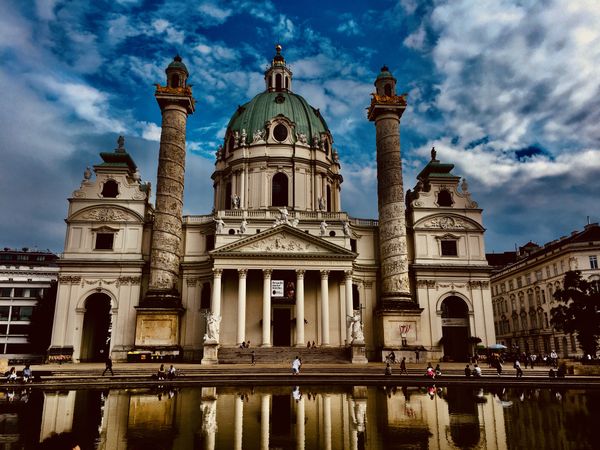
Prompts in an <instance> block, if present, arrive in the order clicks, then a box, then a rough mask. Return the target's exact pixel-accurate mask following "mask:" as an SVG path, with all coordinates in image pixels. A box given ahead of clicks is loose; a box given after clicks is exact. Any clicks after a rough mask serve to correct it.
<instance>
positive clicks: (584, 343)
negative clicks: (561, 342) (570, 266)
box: [550, 270, 600, 355]
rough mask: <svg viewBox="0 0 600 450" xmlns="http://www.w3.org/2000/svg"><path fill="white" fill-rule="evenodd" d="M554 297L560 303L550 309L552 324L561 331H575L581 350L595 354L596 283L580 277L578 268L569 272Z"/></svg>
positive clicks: (599, 328)
mask: <svg viewBox="0 0 600 450" xmlns="http://www.w3.org/2000/svg"><path fill="white" fill-rule="evenodd" d="M554 298H555V299H556V300H557V301H558V302H560V303H561V304H560V305H558V306H557V307H555V308H552V310H551V311H550V313H551V314H552V320H551V323H552V325H553V326H554V327H555V328H556V329H557V330H561V331H564V332H565V333H577V341H578V342H579V347H580V348H581V349H582V350H583V351H584V353H586V354H587V353H589V354H590V355H595V354H596V350H597V349H598V338H599V337H600V291H599V290H598V284H597V283H595V284H594V283H590V282H588V281H587V280H585V279H583V278H582V277H581V272H580V271H578V270H577V271H569V272H567V273H565V279H564V282H563V288H562V289H557V290H556V292H555V293H554Z"/></svg>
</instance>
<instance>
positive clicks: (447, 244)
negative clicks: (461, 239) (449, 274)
mask: <svg viewBox="0 0 600 450" xmlns="http://www.w3.org/2000/svg"><path fill="white" fill-rule="evenodd" d="M441 244H442V256H458V249H457V247H456V241H454V240H452V241H449V240H446V241H441Z"/></svg>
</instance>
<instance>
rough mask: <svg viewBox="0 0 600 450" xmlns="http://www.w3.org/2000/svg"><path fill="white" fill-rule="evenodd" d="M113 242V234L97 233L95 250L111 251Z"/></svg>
mask: <svg viewBox="0 0 600 450" xmlns="http://www.w3.org/2000/svg"><path fill="white" fill-rule="evenodd" d="M114 240H115V234H114V233H98V234H96V247H95V249H96V250H112V248H113V242H114Z"/></svg>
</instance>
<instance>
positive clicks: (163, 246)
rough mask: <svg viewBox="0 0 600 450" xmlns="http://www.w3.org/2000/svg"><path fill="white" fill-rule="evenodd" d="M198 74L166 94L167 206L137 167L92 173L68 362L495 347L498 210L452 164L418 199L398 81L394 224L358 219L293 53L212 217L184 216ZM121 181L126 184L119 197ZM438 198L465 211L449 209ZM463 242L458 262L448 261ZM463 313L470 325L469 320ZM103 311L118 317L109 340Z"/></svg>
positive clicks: (390, 106) (385, 118)
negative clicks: (488, 246) (406, 177)
mask: <svg viewBox="0 0 600 450" xmlns="http://www.w3.org/2000/svg"><path fill="white" fill-rule="evenodd" d="M182 66H183V64H182V63H181V61H180V60H179V61H177V60H175V61H174V62H173V63H172V65H171V66H169V68H170V69H172V70H171V72H169V70H170V69H168V70H167V86H164V87H162V86H159V87H157V93H156V97H157V100H158V102H159V105H160V107H161V111H162V112H163V130H162V133H163V134H162V137H161V150H160V154H159V168H158V186H157V190H158V192H157V204H156V209H153V208H152V206H151V205H150V204H149V203H148V190H147V189H145V188H144V186H145V185H144V184H143V183H140V181H139V175H136V172H135V167H134V166H132V165H131V164H133V162H131V164H129V163H128V164H129V165H127V164H126V166H127V167H128V168H127V169H125V168H124V167H123V165H114V164H109V163H108V162H105V164H103V165H99V166H95V167H94V170H95V172H96V180H95V181H92V180H91V174H90V175H86V179H85V180H84V183H83V184H82V188H81V189H80V190H79V191H78V193H77V195H74V196H73V198H72V199H70V202H71V208H70V211H69V216H68V218H67V224H68V225H67V246H66V248H65V259H64V260H63V263H62V267H61V276H63V277H66V278H64V280H65V281H64V283H61V286H60V288H59V291H60V295H59V297H60V302H59V308H58V309H57V316H56V319H55V336H54V337H53V346H54V347H56V349H58V350H56V351H60V349H65V352H67V351H69V350H70V351H72V354H73V358H74V359H75V360H85V359H94V358H96V359H98V358H99V357H100V356H101V354H102V353H101V352H99V349H100V350H103V351H105V352H106V353H105V354H107V353H109V354H110V355H112V356H113V358H115V359H124V358H126V357H127V356H128V355H129V357H141V356H139V355H140V354H143V353H144V352H152V353H155V354H158V355H163V356H174V355H179V356H183V358H184V359H186V360H194V361H198V360H202V361H204V362H205V363H207V364H208V363H210V364H214V363H217V362H218V358H219V356H218V355H219V352H220V351H225V350H227V348H229V349H236V348H237V347H239V346H240V345H241V344H242V343H246V344H247V343H248V341H250V345H251V346H259V345H260V346H261V347H265V348H266V349H271V348H273V347H277V349H273V352H272V354H273V355H277V354H280V353H281V351H282V350H281V349H282V348H284V349H285V348H292V347H306V346H307V345H309V344H310V346H311V347H313V346H314V347H317V349H316V350H315V351H316V352H317V351H318V349H319V348H323V354H325V353H326V352H331V351H333V352H334V353H335V352H336V351H337V350H336V348H338V349H339V350H340V354H341V353H344V349H346V350H348V352H347V353H348V355H350V354H351V353H352V354H353V359H354V360H355V362H364V361H365V358H367V359H369V360H381V358H382V355H384V354H385V353H387V352H389V351H391V350H394V351H396V352H401V353H403V354H405V355H406V356H408V357H409V360H414V357H415V354H414V352H415V350H419V351H425V350H427V351H428V352H430V353H429V354H428V357H435V358H438V357H441V356H442V355H444V354H446V353H447V352H448V351H450V350H449V349H450V348H452V352H451V353H452V355H453V357H456V358H465V357H466V356H467V354H468V353H469V352H470V351H471V347H469V346H468V345H467V344H465V343H464V342H463V341H465V340H468V339H469V338H471V337H474V336H479V337H481V339H482V341H483V342H484V343H485V344H491V343H494V342H495V336H494V332H493V325H492V323H493V322H492V321H491V312H489V313H488V309H489V310H490V311H491V308H490V305H489V302H490V295H489V274H488V272H489V270H488V267H487V265H486V262H485V258H484V257H483V255H484V254H485V252H484V249H483V248H484V247H483V231H484V230H483V226H482V224H481V210H480V209H478V207H477V205H476V203H474V202H473V201H472V200H471V198H470V194H469V193H468V192H467V191H466V190H465V189H463V190H462V191H458V188H457V185H458V181H459V178H458V177H454V176H452V175H451V174H450V175H449V170H448V171H447V173H446V174H445V175H444V176H443V177H442V178H443V179H438V178H439V177H437V176H436V174H435V173H433V172H432V170H433V169H435V168H436V167H437V166H435V161H432V162H430V164H428V166H427V168H426V169H424V172H422V173H421V175H420V178H419V181H418V184H417V187H416V188H415V191H414V192H413V191H410V193H409V195H410V196H411V197H410V201H408V200H407V201H406V204H405V199H404V194H403V183H402V171H401V158H400V138H399V120H400V116H401V114H402V111H403V110H404V108H405V107H406V99H405V97H404V96H397V95H396V94H395V80H394V79H393V76H392V75H391V73H389V71H387V70H386V71H384V72H382V74H380V75H379V76H378V78H377V81H376V83H375V86H376V93H375V94H374V96H373V100H372V103H371V107H370V108H369V119H371V120H373V121H374V122H375V126H376V135H377V155H378V156H377V158H378V171H379V175H378V198H379V221H377V220H370V219H358V218H353V217H350V216H348V214H347V213H346V212H344V211H343V210H342V206H341V195H340V193H341V185H342V182H343V178H342V175H341V166H340V161H339V154H338V151H337V150H336V149H335V148H334V140H333V136H332V135H331V133H330V131H329V129H328V128H327V125H326V123H325V121H324V119H323V118H322V117H321V115H320V113H319V111H318V110H317V109H315V108H312V107H310V105H308V103H306V100H304V99H303V98H302V97H300V96H299V95H297V94H294V93H293V92H292V91H291V76H292V74H291V71H290V70H289V68H288V67H287V65H286V63H285V60H284V59H283V56H282V55H281V49H278V51H277V55H276V56H275V57H274V59H273V62H272V64H271V67H270V68H269V69H268V70H267V71H266V72H265V86H266V89H265V91H264V92H263V93H260V94H258V95H257V96H256V97H255V98H254V99H252V100H251V101H250V102H248V103H246V104H244V105H242V106H240V107H239V108H238V109H237V111H236V112H235V113H234V115H233V117H232V119H231V121H230V122H229V125H228V127H227V130H226V133H225V138H224V141H223V145H222V146H220V147H219V148H218V149H217V150H216V158H215V171H214V173H213V175H212V179H213V183H214V210H213V212H212V213H211V214H207V215H198V216H185V217H181V211H182V202H181V199H182V197H181V194H182V190H183V181H184V178H183V173H184V161H185V151H184V149H185V119H186V117H187V114H190V113H191V112H193V106H194V104H193V99H192V98H191V90H190V89H188V88H187V87H186V85H185V83H186V80H187V69H185V71H184V70H183V68H185V66H183V68H182ZM174 75H177V77H175V76H174ZM278 76H279V78H278ZM390 80H394V85H393V86H392V90H390V91H389V92H388V89H389V87H388V86H387V85H388V83H389V82H390ZM174 82H176V83H179V84H178V85H172V84H170V83H174ZM182 83H183V85H182ZM103 155H104V156H103V158H105V159H106V160H107V161H112V160H113V159H115V158H117V159H118V158H124V156H123V154H122V152H121V153H119V154H118V155H117V153H116V152H115V154H103ZM115 155H116V156H115ZM119 155H120V156H119ZM436 161H437V160H436ZM434 166H435V167H434ZM447 166H448V165H446V166H444V167H447ZM109 179H110V180H114V181H115V182H116V183H117V184H118V186H119V188H118V189H117V192H116V194H115V195H114V196H112V197H106V198H105V197H103V195H101V193H102V192H103V187H102V186H103V183H106V182H107V180H109ZM439 190H444V192H446V191H447V192H448V194H447V195H450V196H451V197H452V198H453V199H454V203H452V204H449V205H447V204H444V205H442V204H438V203H437V200H438V194H437V192H438V191H439ZM99 194H100V195H99ZM413 197H414V198H413ZM180 217H181V219H180ZM179 230H181V231H179ZM95 233H96V234H97V233H99V234H100V235H102V239H106V238H107V235H112V236H113V238H114V241H111V242H112V244H113V245H112V247H111V248H110V249H99V248H97V245H96V247H94V244H95V243H96V241H97V239H96V240H95V236H96V234H95ZM447 241H451V242H454V243H455V244H456V248H457V252H458V253H457V255H452V256H447V255H445V254H442V253H440V245H441V246H443V247H444V249H446V247H447V246H448V244H447ZM122 277H125V279H127V280H133V279H136V280H139V283H136V284H134V283H133V282H131V283H129V284H126V283H121V282H120V281H118V280H121V279H122ZM69 280H77V281H76V282H73V281H69ZM449 297H451V300H449V301H446V300H447V298H449ZM461 302H462V303H461ZM448 305H450V306H448ZM461 305H462V306H464V308H463V309H464V311H463V309H461V308H462V306H461ZM103 308H104V309H103ZM457 311H458V312H459V313H460V314H462V313H463V312H464V315H460V317H454V316H452V314H454V313H456V312H457ZM90 314H95V315H96V317H105V316H106V317H109V319H110V320H109V319H106V320H105V322H103V324H101V325H98V326H97V327H96V328H94V326H92V324H91V323H90V321H86V317H87V316H89V315H90ZM448 314H450V316H448ZM208 323H210V324H211V326H210V327H208V326H207V324H208ZM98 327H100V328H98ZM102 327H106V331H104V334H103V333H102V330H103V328H102ZM452 327H454V328H457V329H458V328H460V332H455V331H456V330H454V331H453V330H450V331H448V330H446V328H452ZM86 330H87V331H86ZM444 330H446V331H444ZM98 336H101V337H102V336H103V337H104V338H105V341H102V339H101V341H102V342H106V343H107V344H106V345H104V344H102V345H100V344H99V343H98V342H96V340H98V339H100V338H98ZM443 339H446V341H444V342H442V341H443ZM456 341H460V342H462V344H460V345H459V344H456ZM351 345H352V346H353V348H352V349H349V348H347V347H350V346H351ZM327 347H330V348H329V349H327V350H325V348H327ZM459 347H460V348H459ZM350 350H352V351H350ZM293 351H294V350H293V349H290V352H293ZM281 354H282V353H281ZM348 358H350V356H348Z"/></svg>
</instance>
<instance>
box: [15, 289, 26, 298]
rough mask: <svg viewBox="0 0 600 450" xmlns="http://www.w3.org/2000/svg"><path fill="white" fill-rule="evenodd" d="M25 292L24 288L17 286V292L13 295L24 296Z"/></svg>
mask: <svg viewBox="0 0 600 450" xmlns="http://www.w3.org/2000/svg"><path fill="white" fill-rule="evenodd" d="M23 292H24V289H23V288H15V292H14V293H13V297H15V298H17V297H23Z"/></svg>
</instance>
